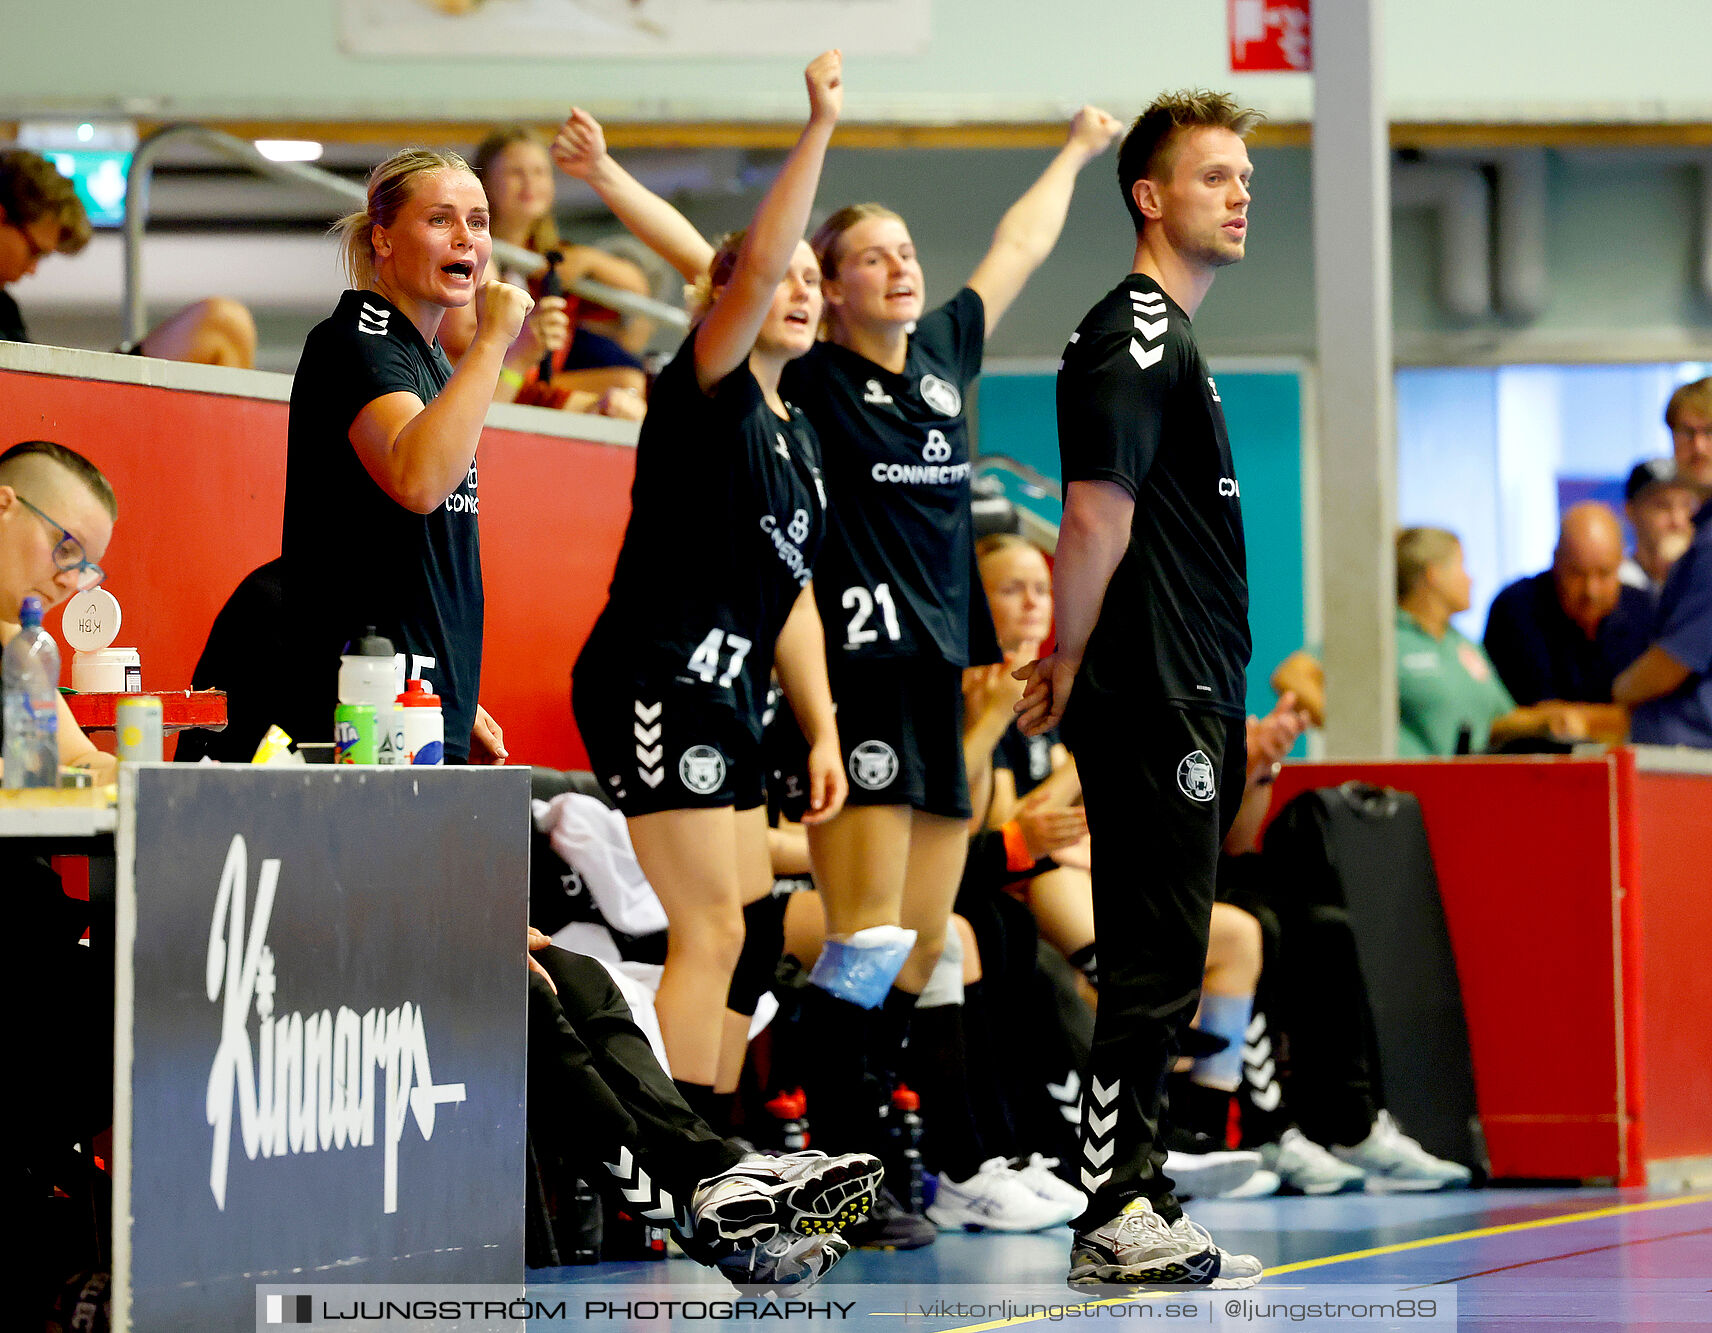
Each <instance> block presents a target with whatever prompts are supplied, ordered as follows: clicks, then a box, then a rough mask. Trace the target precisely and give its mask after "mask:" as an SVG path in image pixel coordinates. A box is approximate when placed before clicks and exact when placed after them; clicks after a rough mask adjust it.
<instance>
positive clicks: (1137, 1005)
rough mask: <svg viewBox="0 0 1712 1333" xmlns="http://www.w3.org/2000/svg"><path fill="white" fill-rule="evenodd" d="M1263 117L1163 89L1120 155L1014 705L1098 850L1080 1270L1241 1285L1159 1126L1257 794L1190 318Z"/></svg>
mask: <svg viewBox="0 0 1712 1333" xmlns="http://www.w3.org/2000/svg"><path fill="white" fill-rule="evenodd" d="M1258 120H1259V116H1258V114H1257V113H1255V112H1252V111H1247V110H1244V109H1241V108H1239V107H1238V106H1236V104H1235V103H1234V102H1233V101H1231V99H1230V98H1228V97H1225V96H1221V95H1216V94H1210V93H1193V94H1191V93H1180V94H1169V95H1166V96H1164V97H1161V98H1160V99H1158V100H1157V101H1156V102H1155V103H1154V104H1153V105H1152V106H1151V107H1149V108H1148V109H1147V111H1145V112H1144V113H1143V114H1142V115H1141V116H1140V117H1139V118H1138V119H1137V120H1136V122H1135V124H1134V126H1132V127H1131V129H1130V132H1129V134H1128V136H1127V137H1126V138H1125V140H1124V144H1123V147H1122V149H1121V150H1120V152H1119V155H1118V182H1119V184H1120V186H1121V187H1122V189H1123V192H1124V202H1125V204H1126V205H1127V207H1128V208H1129V211H1130V215H1131V217H1132V218H1133V220H1134V222H1135V227H1136V247H1135V256H1134V262H1133V263H1132V265H1131V271H1130V273H1129V275H1128V276H1127V277H1126V278H1124V280H1123V281H1122V282H1121V283H1119V284H1118V285H1117V287H1115V288H1114V289H1113V290H1112V291H1111V292H1110V293H1108V294H1107V295H1106V296H1105V297H1104V298H1102V299H1101V300H1100V302H1099V303H1098V304H1097V305H1095V306H1094V308H1093V309H1092V310H1091V311H1090V312H1089V313H1088V315H1087V317H1086V318H1085V319H1084V320H1083V321H1082V323H1081V326H1080V327H1079V328H1078V329H1077V330H1076V332H1075V333H1073V334H1071V335H1070V343H1069V346H1068V347H1066V348H1065V351H1064V360H1063V362H1062V363H1061V368H1060V370H1059V374H1058V441H1059V450H1060V452H1061V455H1062V459H1063V476H1064V480H1065V482H1066V483H1067V485H1066V491H1065V498H1064V520H1063V526H1062V529H1061V531H1060V535H1059V542H1058V558H1057V565H1056V568H1055V570H1054V575H1053V596H1054V599H1055V603H1056V609H1057V622H1058V647H1057V651H1056V652H1054V653H1053V654H1052V655H1050V656H1048V657H1045V658H1042V659H1041V660H1040V661H1037V662H1033V663H1030V664H1029V666H1027V667H1024V668H1023V669H1022V671H1021V672H1019V673H1018V674H1019V675H1021V676H1025V678H1026V679H1027V680H1028V688H1027V691H1026V692H1025V694H1024V696H1023V699H1022V702H1021V703H1020V704H1018V706H1017V710H1018V712H1020V713H1021V714H1022V727H1023V730H1024V731H1025V732H1028V733H1030V734H1038V733H1040V732H1043V731H1045V730H1046V729H1047V728H1049V727H1053V726H1057V725H1059V724H1060V722H1061V721H1062V724H1063V728H1062V729H1063V735H1064V739H1065V741H1066V743H1067V744H1068V745H1069V747H1070V750H1071V752H1072V753H1073V754H1074V755H1075V757H1076V761H1077V765H1078V767H1079V768H1080V771H1081V775H1082V789H1083V793H1084V798H1085V800H1086V803H1087V809H1088V828H1089V832H1090V834H1092V835H1093V837H1094V842H1095V845H1096V846H1098V847H1099V848H1100V856H1099V859H1098V860H1097V861H1096V862H1095V864H1094V872H1093V873H1094V925H1095V931H1096V934H1097V936H1098V939H1099V947H1100V1009H1099V1018H1098V1021H1097V1024H1096V1027H1095V1030H1094V1046H1093V1051H1092V1054H1091V1055H1090V1057H1089V1067H1088V1077H1087V1079H1086V1080H1085V1083H1084V1087H1085V1089H1086V1091H1085V1093H1084V1098H1083V1121H1082V1156H1081V1160H1080V1162H1079V1167H1080V1181H1079V1183H1080V1184H1081V1186H1082V1188H1083V1189H1084V1190H1086V1191H1087V1193H1088V1195H1089V1201H1088V1208H1087V1211H1085V1212H1084V1213H1083V1214H1082V1216H1081V1217H1080V1218H1078V1219H1076V1220H1075V1221H1074V1222H1072V1223H1071V1226H1072V1227H1073V1228H1074V1229H1075V1231H1076V1239H1075V1242H1074V1244H1073V1246H1072V1249H1071V1258H1070V1283H1071V1285H1072V1286H1075V1287H1095V1288H1105V1287H1109V1286H1112V1285H1118V1286H1136V1285H1141V1286H1196V1287H1208V1286H1211V1287H1245V1286H1249V1285H1251V1284H1252V1283H1253V1282H1255V1281H1256V1280H1257V1279H1258V1277H1259V1275H1260V1262H1259V1261H1258V1260H1257V1259H1255V1258H1253V1257H1252V1256H1250V1255H1231V1254H1229V1253H1227V1252H1226V1251H1224V1250H1221V1249H1220V1248H1219V1247H1218V1246H1216V1245H1215V1244H1214V1243H1213V1241H1212V1238H1211V1237H1210V1236H1209V1235H1208V1234H1207V1233H1206V1231H1205V1230H1203V1229H1202V1228H1201V1227H1199V1226H1196V1225H1195V1224H1194V1223H1193V1222H1191V1221H1189V1219H1188V1218H1186V1217H1184V1216H1183V1210H1182V1208H1181V1207H1180V1206H1179V1204H1178V1202H1177V1199H1176V1198H1175V1196H1174V1195H1173V1193H1172V1182H1171V1179H1170V1177H1169V1176H1167V1175H1166V1174H1165V1173H1164V1169H1163V1167H1164V1161H1165V1152H1164V1148H1163V1145H1162V1144H1161V1142H1160V1138H1161V1136H1160V1128H1161V1127H1160V1119H1161V1113H1162V1111H1163V1109H1164V1105H1163V1104H1164V1087H1165V1077H1166V1074H1167V1072H1168V1071H1169V1070H1170V1068H1171V1063H1172V1060H1173V1058H1174V1056H1175V1055H1176V1053H1177V1047H1178V1039H1179V1034H1180V1033H1181V1031H1182V1029H1183V1027H1184V1026H1185V1025H1186V1024H1187V1023H1188V1022H1189V1021H1190V1019H1191V1018H1192V1017H1193V1016H1194V1013H1195V1006H1196V1003H1197V1001H1198V998H1199V994H1200V985H1201V971H1202V967H1203V966H1204V964H1205V962H1206V956H1207V931H1208V926H1209V923H1210V920H1211V917H1212V906H1213V883H1214V878H1215V874H1216V870H1217V865H1218V855H1219V845H1220V843H1221V842H1222V841H1223V839H1224V835H1225V832H1226V830H1228V828H1229V827H1230V824H1231V821H1232V820H1233V819H1235V817H1236V813H1237V809H1238V807H1239V806H1240V804H1241V802H1242V793H1243V769H1244V759H1245V749H1244V746H1245V739H1244V732H1243V726H1244V672H1245V670H1246V668H1247V665H1248V657H1249V648H1250V644H1249V634H1248V579H1247V561H1246V557H1245V554H1244V550H1243V535H1242V507H1241V500H1240V495H1241V492H1240V489H1239V488H1238V485H1237V479H1236V474H1235V469H1234V467H1233V466H1232V463H1231V452H1230V442H1229V440H1228V439H1227V438H1226V435H1225V423H1224V414H1223V410H1222V409H1221V408H1220V406H1219V394H1218V388H1217V386H1216V385H1215V384H1214V383H1213V379H1212V377H1211V376H1210V375H1209V374H1208V373H1207V365H1206V362H1205V361H1204V360H1202V358H1201V353H1200V351H1199V349H1198V348H1197V347H1196V346H1195V338H1194V330H1193V328H1192V326H1191V324H1190V317H1191V316H1192V315H1193V313H1194V312H1195V310H1196V309H1197V307H1199V305H1200V304H1201V299H1202V298H1203V297H1204V296H1205V295H1206V294H1207V289H1208V287H1209V286H1211V284H1212V281H1213V276H1214V274H1215V273H1217V272H1218V270H1219V269H1220V268H1223V267H1224V266H1225V265H1227V264H1234V263H1236V262H1237V261H1238V260H1239V259H1241V258H1242V256H1243V247H1244V243H1245V241H1246V240H1247V233H1248V202H1249V192H1248V185H1249V178H1250V175H1251V174H1252V171H1253V168H1252V166H1251V165H1250V163H1249V159H1248V152H1247V150H1246V149H1245V148H1244V146H1243V136H1244V135H1245V134H1246V133H1247V132H1248V131H1249V130H1250V129H1251V128H1252V127H1253V126H1254V124H1255V123H1256V122H1257V121H1258ZM1066 705H1068V708H1066Z"/></svg>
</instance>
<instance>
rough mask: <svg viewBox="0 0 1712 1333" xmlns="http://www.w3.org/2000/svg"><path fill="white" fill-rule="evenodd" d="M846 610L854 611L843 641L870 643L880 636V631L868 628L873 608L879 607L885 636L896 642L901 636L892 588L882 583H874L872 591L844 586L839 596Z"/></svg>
mask: <svg viewBox="0 0 1712 1333" xmlns="http://www.w3.org/2000/svg"><path fill="white" fill-rule="evenodd" d="M840 601H841V602H842V603H843V606H844V609H845V610H846V611H851V612H854V614H853V615H852V616H851V617H850V626H849V628H848V630H846V632H845V634H846V638H845V642H847V643H852V644H857V643H872V642H874V640H875V639H877V638H879V637H880V631H879V630H877V629H869V628H868V621H869V620H870V619H871V618H872V617H873V615H874V608H875V607H876V606H878V607H879V608H880V617H881V619H882V620H883V621H884V622H885V626H886V637H887V638H888V639H890V640H892V642H893V643H896V642H897V641H898V640H899V639H900V638H902V637H903V631H902V630H900V629H899V628H898V608H897V606H896V604H895V603H894V602H893V601H892V590H891V589H890V588H889V587H887V586H886V585H885V584H884V583H876V584H875V585H874V591H873V592H871V593H870V592H869V591H868V590H867V589H866V588H846V589H845V590H844V596H843V597H842V598H840Z"/></svg>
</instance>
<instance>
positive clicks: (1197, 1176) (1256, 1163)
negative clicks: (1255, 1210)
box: [1165, 1139, 1260, 1199]
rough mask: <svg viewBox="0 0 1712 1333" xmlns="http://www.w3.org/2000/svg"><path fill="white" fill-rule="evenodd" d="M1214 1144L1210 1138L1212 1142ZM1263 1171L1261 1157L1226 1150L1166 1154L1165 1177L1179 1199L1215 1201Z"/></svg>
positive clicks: (1251, 1153)
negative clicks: (1257, 1172)
mask: <svg viewBox="0 0 1712 1333" xmlns="http://www.w3.org/2000/svg"><path fill="white" fill-rule="evenodd" d="M1211 1142H1212V1141H1211V1140H1210V1139H1209V1140H1208V1143H1211ZM1258 1170H1260V1154H1259V1153H1257V1152H1243V1151H1237V1150H1232V1149H1225V1148H1217V1147H1214V1148H1211V1149H1210V1150H1208V1151H1205V1152H1182V1151H1178V1150H1176V1149H1173V1150H1171V1151H1168V1152H1167V1153H1166V1154H1165V1174H1166V1175H1168V1176H1170V1177H1171V1182H1172V1185H1173V1187H1174V1192H1175V1193H1176V1195H1177V1197H1178V1198H1179V1199H1211V1198H1214V1197H1216V1196H1217V1195H1220V1194H1224V1193H1226V1192H1227V1191H1229V1190H1233V1189H1235V1188H1236V1187H1237V1186H1238V1185H1241V1184H1242V1183H1243V1182H1244V1181H1246V1180H1247V1179H1248V1178H1249V1177H1250V1176H1252V1175H1253V1174H1254V1173H1255V1172H1256V1171H1258Z"/></svg>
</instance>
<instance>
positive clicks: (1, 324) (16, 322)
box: [0, 287, 30, 343]
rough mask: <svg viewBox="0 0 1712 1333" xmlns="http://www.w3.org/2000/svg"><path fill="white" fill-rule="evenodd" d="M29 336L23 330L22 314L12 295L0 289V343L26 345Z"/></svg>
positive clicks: (2, 288)
mask: <svg viewBox="0 0 1712 1333" xmlns="http://www.w3.org/2000/svg"><path fill="white" fill-rule="evenodd" d="M29 341H30V335H29V333H28V331H27V330H26V329H25V328H24V312H23V311H22V310H20V309H18V303H17V302H16V301H14V300H13V299H12V294H11V293H10V292H8V291H7V290H6V289H5V288H4V287H0V343H27V342H29Z"/></svg>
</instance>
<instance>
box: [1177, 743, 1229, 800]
mask: <svg viewBox="0 0 1712 1333" xmlns="http://www.w3.org/2000/svg"><path fill="white" fill-rule="evenodd" d="M1177 785H1178V786H1179V787H1180V788H1182V791H1183V795H1185V796H1187V797H1188V798H1189V799H1190V800H1191V801H1210V800H1212V799H1213V797H1215V796H1216V795H1218V791H1219V787H1218V783H1217V782H1216V781H1215V780H1214V778H1213V761H1212V760H1211V759H1209V758H1207V756H1206V754H1205V753H1204V752H1202V751H1200V750H1191V751H1189V753H1188V754H1186V755H1184V756H1183V762H1182V763H1180V764H1178V765H1177Z"/></svg>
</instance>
